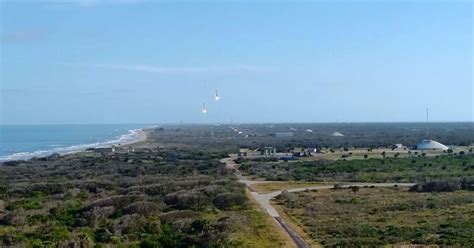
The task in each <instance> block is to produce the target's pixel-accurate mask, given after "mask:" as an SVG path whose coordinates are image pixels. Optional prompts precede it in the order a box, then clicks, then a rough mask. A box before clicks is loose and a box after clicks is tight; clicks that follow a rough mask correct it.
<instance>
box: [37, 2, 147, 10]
mask: <svg viewBox="0 0 474 248" xmlns="http://www.w3.org/2000/svg"><path fill="white" fill-rule="evenodd" d="M143 2H148V0H50V1H45V2H44V3H46V4H48V5H47V6H49V7H53V8H58V7H59V8H61V7H66V6H79V7H93V6H97V5H104V4H106V5H110V4H136V3H143Z"/></svg>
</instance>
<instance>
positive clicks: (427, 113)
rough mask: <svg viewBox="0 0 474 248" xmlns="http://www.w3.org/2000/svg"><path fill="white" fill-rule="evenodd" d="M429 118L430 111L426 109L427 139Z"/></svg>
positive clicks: (427, 135)
mask: <svg viewBox="0 0 474 248" xmlns="http://www.w3.org/2000/svg"><path fill="white" fill-rule="evenodd" d="M428 116H429V109H428V108H426V138H427V139H428V137H429V127H428V121H429V119H428Z"/></svg>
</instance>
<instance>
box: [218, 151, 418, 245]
mask: <svg viewBox="0 0 474 248" xmlns="http://www.w3.org/2000/svg"><path fill="white" fill-rule="evenodd" d="M229 156H230V157H229V158H225V159H222V160H221V162H222V163H225V164H226V167H227V168H228V169H232V170H234V172H235V175H236V176H237V178H238V179H239V182H241V183H243V184H245V185H247V188H248V189H249V191H250V194H251V195H252V197H253V198H254V199H255V201H256V202H258V204H259V205H260V206H261V207H262V209H264V210H265V211H266V212H267V213H268V214H269V215H270V216H271V217H272V218H273V220H274V221H275V222H276V223H277V224H278V225H279V226H280V227H281V228H282V229H283V230H284V231H285V232H287V233H288V235H289V236H290V237H291V239H292V240H293V241H294V243H295V245H296V247H299V248H309V245H308V244H307V243H306V242H305V241H304V239H303V238H301V237H300V236H299V235H298V233H297V232H296V231H295V230H293V229H292V228H291V227H290V226H288V225H287V224H286V223H285V222H284V221H283V220H282V219H281V217H280V214H279V213H278V211H277V210H276V209H275V208H274V207H273V206H272V205H271V203H270V201H271V199H273V198H275V197H276V196H278V195H279V194H281V193H282V192H283V191H282V190H278V191H273V192H270V193H266V194H260V193H258V192H257V191H255V190H254V189H253V187H252V185H254V184H259V183H271V181H258V180H251V179H247V178H245V177H244V176H242V173H241V172H240V171H239V170H238V169H237V167H236V164H235V162H234V159H235V158H237V155H235V154H230V155H229ZM339 184H340V185H341V187H343V188H349V187H352V186H358V187H370V186H374V187H394V186H395V185H398V186H401V187H404V186H412V185H414V184H413V183H339ZM333 187H334V186H333V185H320V186H311V187H301V188H294V189H289V190H288V192H300V191H305V190H312V189H331V188H333Z"/></svg>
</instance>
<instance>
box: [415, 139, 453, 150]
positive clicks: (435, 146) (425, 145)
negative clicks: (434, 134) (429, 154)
mask: <svg viewBox="0 0 474 248" xmlns="http://www.w3.org/2000/svg"><path fill="white" fill-rule="evenodd" d="M416 149H417V150H448V149H449V148H448V147H447V146H445V145H443V144H441V143H439V142H437V141H434V140H431V139H425V140H423V141H421V143H420V144H418V145H416Z"/></svg>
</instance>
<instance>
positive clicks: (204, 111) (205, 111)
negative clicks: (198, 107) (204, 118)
mask: <svg viewBox="0 0 474 248" xmlns="http://www.w3.org/2000/svg"><path fill="white" fill-rule="evenodd" d="M202 113H203V114H206V113H207V108H206V104H205V103H202Z"/></svg>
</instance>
